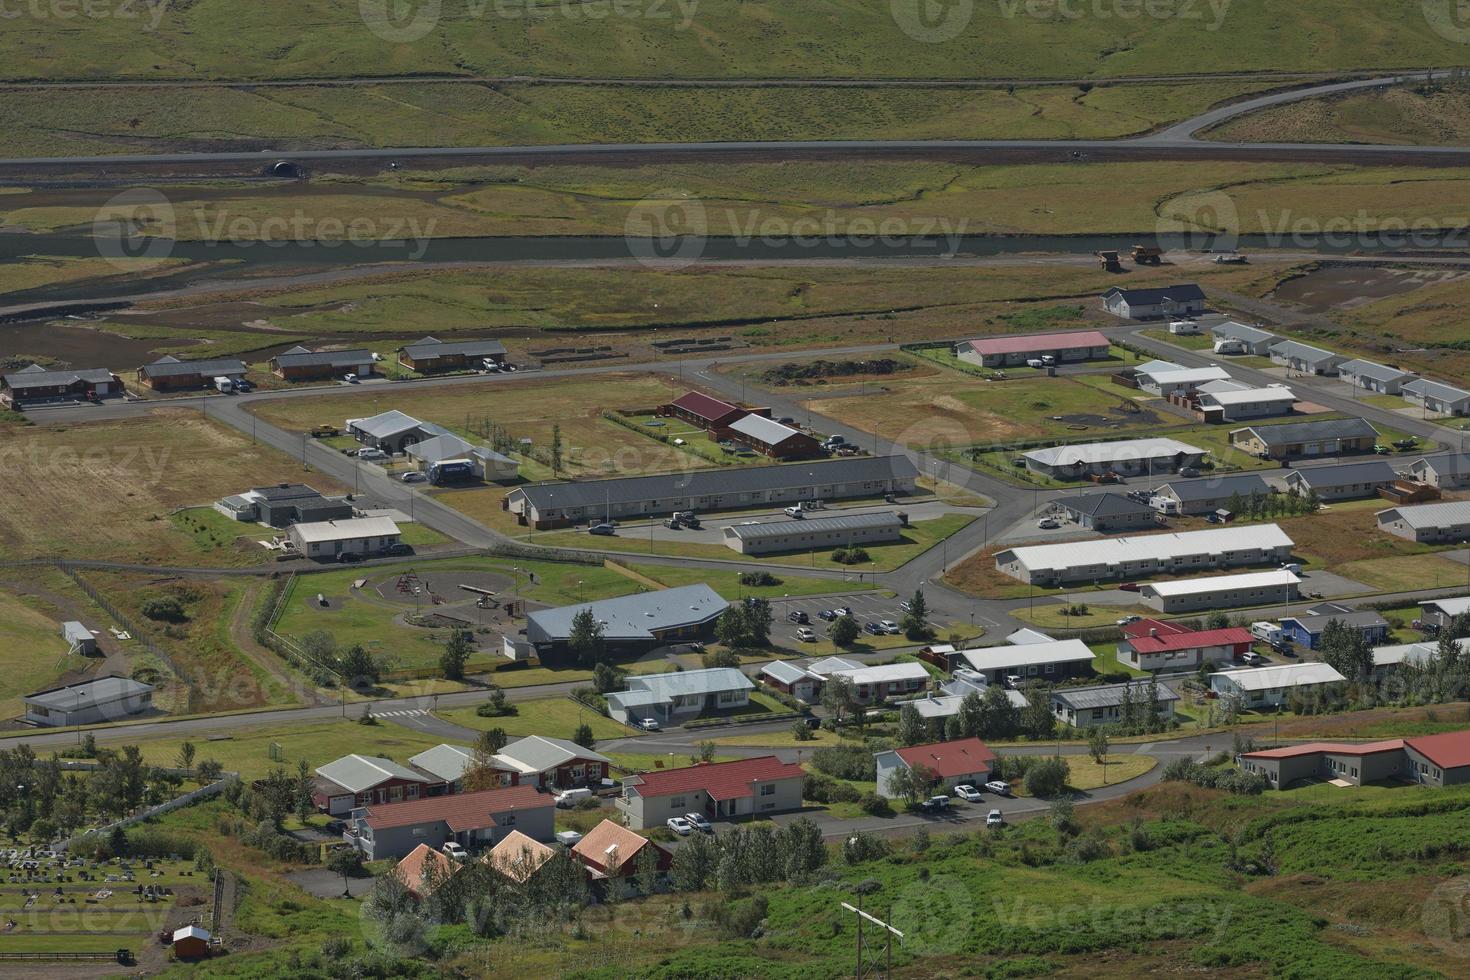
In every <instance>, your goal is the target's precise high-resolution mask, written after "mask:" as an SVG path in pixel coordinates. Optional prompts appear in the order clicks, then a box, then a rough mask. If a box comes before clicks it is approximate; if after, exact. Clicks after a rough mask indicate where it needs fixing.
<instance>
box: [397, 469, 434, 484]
mask: <svg viewBox="0 0 1470 980" xmlns="http://www.w3.org/2000/svg"><path fill="white" fill-rule="evenodd" d="M398 479H400V480H402V481H403V482H404V483H423V482H424V481H425V480H427V479H428V477H427V476H424V475H423V474H422V473H420V472H419V471H418V470H409V471H408V472H407V473H405V474H403V475H402V476H400V477H399V478H398Z"/></svg>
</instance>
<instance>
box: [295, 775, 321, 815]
mask: <svg viewBox="0 0 1470 980" xmlns="http://www.w3.org/2000/svg"><path fill="white" fill-rule="evenodd" d="M315 789H316V783H315V780H313V779H312V777H311V767H310V766H308V765H307V764H306V760H305V759H298V760H296V818H297V819H298V820H300V821H301V823H302V824H303V825H304V824H305V823H306V821H307V818H308V817H310V816H311V814H312V811H313V810H315V809H316V802H315V801H314V800H313V799H312V793H313V792H314V791H315Z"/></svg>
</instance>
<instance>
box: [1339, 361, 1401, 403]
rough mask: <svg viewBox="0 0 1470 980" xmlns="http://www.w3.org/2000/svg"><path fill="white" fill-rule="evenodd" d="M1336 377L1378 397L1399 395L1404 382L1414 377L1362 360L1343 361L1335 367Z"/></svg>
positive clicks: (1392, 368)
mask: <svg viewBox="0 0 1470 980" xmlns="http://www.w3.org/2000/svg"><path fill="white" fill-rule="evenodd" d="M1337 376H1338V378H1340V379H1341V380H1342V381H1343V383H1345V384H1349V385H1352V386H1353V387H1354V388H1358V389H1361V390H1362V391H1371V392H1373V393H1374V394H1378V395H1397V394H1400V393H1401V391H1402V390H1403V386H1404V382H1406V381H1412V380H1413V379H1414V377H1415V375H1414V373H1413V372H1412V371H1401V370H1399V369H1398V368H1396V367H1389V366H1388V365H1386V364H1375V363H1374V362H1372V361H1363V360H1352V361H1343V362H1342V363H1341V364H1339V365H1338V366H1337Z"/></svg>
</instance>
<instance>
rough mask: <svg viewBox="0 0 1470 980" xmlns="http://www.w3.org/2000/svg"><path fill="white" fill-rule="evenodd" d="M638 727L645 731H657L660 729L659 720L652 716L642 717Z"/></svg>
mask: <svg viewBox="0 0 1470 980" xmlns="http://www.w3.org/2000/svg"><path fill="white" fill-rule="evenodd" d="M638 727H639V728H641V729H643V730H644V731H645V732H656V731H658V722H657V721H655V720H654V719H652V718H640V719H638Z"/></svg>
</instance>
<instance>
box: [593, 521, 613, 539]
mask: <svg viewBox="0 0 1470 980" xmlns="http://www.w3.org/2000/svg"><path fill="white" fill-rule="evenodd" d="M587 533H588V534H597V535H601V536H602V537H605V538H610V537H612V536H613V535H614V534H617V533H618V529H617V528H615V527H613V526H612V525H611V524H594V525H592V526H591V527H589V528H588V529H587Z"/></svg>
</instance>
